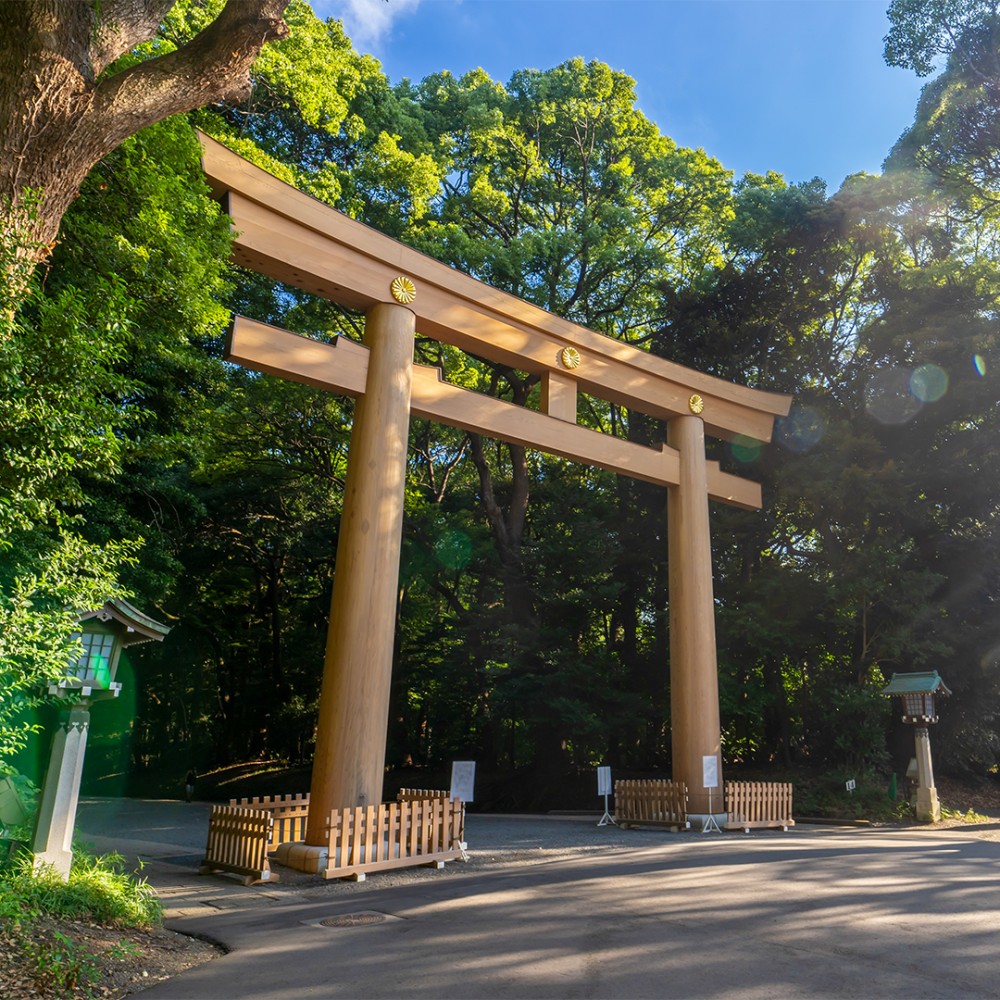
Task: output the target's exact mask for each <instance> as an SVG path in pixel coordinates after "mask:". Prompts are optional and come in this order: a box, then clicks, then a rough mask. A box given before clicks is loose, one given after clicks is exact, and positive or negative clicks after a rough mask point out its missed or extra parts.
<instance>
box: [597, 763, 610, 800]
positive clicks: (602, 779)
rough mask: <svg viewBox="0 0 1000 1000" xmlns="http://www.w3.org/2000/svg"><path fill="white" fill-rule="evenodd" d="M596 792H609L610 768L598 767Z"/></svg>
mask: <svg viewBox="0 0 1000 1000" xmlns="http://www.w3.org/2000/svg"><path fill="white" fill-rule="evenodd" d="M597 794H598V795H610V794H611V768H610V767H599V768H598V769H597Z"/></svg>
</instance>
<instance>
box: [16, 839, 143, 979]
mask: <svg viewBox="0 0 1000 1000" xmlns="http://www.w3.org/2000/svg"><path fill="white" fill-rule="evenodd" d="M162 917H163V907H162V906H161V904H160V901H159V900H158V899H157V898H156V895H155V893H154V892H153V890H152V888H151V887H150V886H149V884H148V883H147V882H146V880H145V879H136V878H135V877H134V876H132V875H130V874H129V873H128V872H127V871H126V869H125V863H124V860H123V859H122V858H121V857H120V856H119V855H117V854H109V855H102V856H99V857H94V856H92V855H90V854H87V853H86V852H85V851H79V850H77V851H74V855H73V865H72V868H71V870H70V876H69V880H68V881H66V882H64V881H63V880H62V879H61V878H60V877H59V875H58V874H57V873H56V872H55V870H54V869H53V868H51V867H44V868H40V869H38V870H35V869H34V868H33V867H32V858H31V857H30V855H24V854H22V855H21V856H19V857H18V858H17V859H16V860H15V861H13V862H10V863H8V864H7V865H6V866H4V867H3V868H0V938H2V939H3V943H4V944H5V946H6V948H7V950H8V954H7V955H6V956H5V958H6V960H7V964H8V965H9V966H12V967H20V968H23V969H26V970H28V971H30V973H31V975H32V978H33V979H34V980H35V981H36V982H38V983H40V984H41V985H43V986H44V988H45V990H46V995H47V996H52V997H60V996H67V995H69V994H71V993H72V994H73V995H75V996H79V995H83V996H89V995H91V991H90V986H91V985H92V984H93V983H94V982H95V980H96V978H97V974H98V971H99V967H98V963H97V961H96V960H95V958H94V956H93V955H91V954H89V953H88V952H87V951H86V950H85V949H83V948H81V947H80V946H79V945H77V944H75V943H74V942H73V941H72V940H70V939H69V938H68V937H67V936H66V935H65V934H63V933H61V932H60V931H59V930H58V929H57V928H55V927H54V926H53V924H54V923H55V922H57V921H61V920H78V921H83V922H87V923H91V924H99V925H102V926H105V927H151V926H155V925H158V924H159V923H160V921H161V920H162Z"/></svg>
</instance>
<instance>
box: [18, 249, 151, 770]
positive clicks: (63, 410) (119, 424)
mask: <svg viewBox="0 0 1000 1000" xmlns="http://www.w3.org/2000/svg"><path fill="white" fill-rule="evenodd" d="M4 252H5V253H8V254H10V255H13V256H14V257H17V256H18V252H19V251H18V248H17V247H7V248H6V249H5V250H4ZM27 287H28V292H27V294H26V295H25V296H23V298H22V301H21V305H20V310H19V311H17V312H8V313H7V314H6V317H5V319H4V320H3V327H2V329H0V398H2V399H3V401H4V405H3V407H2V408H0V439H2V440H3V442H4V449H3V458H2V460H0V690H3V692H4V697H3V698H2V699H0V762H2V761H3V760H7V759H9V758H10V756H11V755H12V754H13V753H14V752H16V751H17V750H18V749H20V748H21V747H23V746H24V744H25V741H26V739H27V737H28V736H29V735H30V734H31V733H32V732H33V731H34V727H33V725H32V723H31V722H30V720H29V718H28V717H27V716H26V715H25V714H24V713H25V712H26V710H27V709H29V708H30V707H32V706H33V705H35V704H37V703H38V701H39V700H40V698H41V697H43V691H44V685H45V684H46V683H47V682H48V681H50V680H52V679H54V678H57V677H59V676H61V675H62V674H63V673H64V672H65V668H66V664H67V663H68V662H70V661H71V659H72V658H73V654H74V651H75V650H77V649H78V648H79V646H78V641H77V640H76V639H75V638H74V635H73V633H74V632H75V629H76V614H77V612H78V610H79V609H81V608H91V607H99V606H100V605H102V604H103V603H104V602H105V601H106V600H108V599H109V598H110V597H113V596H115V595H116V594H118V593H120V588H119V586H118V583H117V580H116V575H117V572H118V570H119V569H120V567H121V566H122V565H124V564H125V563H127V562H128V560H129V559H130V558H131V554H132V552H133V551H134V544H132V543H130V542H129V541H128V540H120V539H119V540H115V541H113V542H110V543H109V544H107V545H94V544H92V543H91V542H89V541H88V540H87V539H86V538H85V537H84V535H83V533H82V531H81V527H82V523H83V521H82V512H83V510H84V509H85V508H86V507H87V506H88V504H89V503H90V498H89V496H88V491H87V490H86V486H85V484H86V483H87V481H88V480H90V481H94V480H108V479H110V478H111V477H112V476H113V475H114V473H115V472H116V471H117V469H118V465H119V461H120V455H121V452H120V441H119V435H120V433H121V432H122V431H123V430H124V429H125V428H126V427H127V426H128V424H129V422H130V416H129V414H128V413H127V412H125V411H123V409H122V408H121V407H120V405H119V402H120V400H121V398H122V397H123V396H124V395H125V393H126V392H127V388H128V386H127V383H126V382H125V381H124V380H122V379H121V378H119V377H118V376H117V375H116V374H115V373H114V371H113V366H114V364H115V363H116V362H117V361H118V359H119V358H120V357H121V353H122V350H123V343H124V339H125V337H126V335H127V331H128V321H127V317H126V315H125V312H126V310H125V309H124V306H123V296H122V294H121V287H120V286H119V285H116V284H109V283H107V282H105V281H103V280H102V281H101V282H100V283H98V284H97V285H96V286H95V287H94V289H93V290H92V294H86V293H83V292H81V291H79V290H77V289H71V288H66V289H63V290H62V291H61V292H59V293H54V294H45V295H43V293H42V291H41V289H40V288H39V287H38V286H37V285H34V284H30V283H29V284H28V286H27ZM81 372H86V377H84V378H81ZM0 766H3V765H2V764H0Z"/></svg>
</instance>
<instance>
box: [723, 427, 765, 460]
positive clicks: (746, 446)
mask: <svg viewBox="0 0 1000 1000" xmlns="http://www.w3.org/2000/svg"><path fill="white" fill-rule="evenodd" d="M729 449H730V451H731V452H732V455H733V458H735V459H736V461H738V462H756V461H757V459H758V458H760V449H761V443H760V442H759V441H757V440H756V439H755V438H752V437H747V436H746V435H745V434H737V435H736V437H734V438H733V441H732V443H731V444H730V446H729Z"/></svg>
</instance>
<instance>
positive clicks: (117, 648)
mask: <svg viewBox="0 0 1000 1000" xmlns="http://www.w3.org/2000/svg"><path fill="white" fill-rule="evenodd" d="M169 631H170V629H169V628H168V627H167V626H166V625H161V624H160V623H159V622H155V621H153V619H152V618H147V617H146V616H145V615H144V614H142V612H140V611H139V610H138V609H137V608H134V607H132V605H131V604H129V603H128V602H127V601H122V600H115V601H108V602H107V604H105V605H104V607H103V608H99V609H98V610H96V611H88V612H86V613H85V614H82V615H81V616H80V634H79V639H80V641H81V643H82V645H83V654H82V655H81V656H80V658H79V659H78V660H77V661H76V662H75V663H73V664H71V665H70V667H69V669H68V670H67V671H66V674H65V676H63V677H61V678H60V679H59V680H58V681H56V682H54V683H52V684H50V685H49V694H53V695H56V696H58V697H60V698H64V699H68V698H69V697H70V696H74V695H75V696H77V697H76V698H75V699H74V700H73V701H72V702H71V703H68V704H67V705H66V707H65V708H64V709H63V710H62V711H61V712H60V714H59V725H58V727H57V729H56V733H55V736H54V737H53V740H52V754H51V756H50V758H49V767H48V770H47V771H46V773H45V784H44V785H43V787H42V796H41V801H40V802H39V806H38V823H37V826H36V828H35V838H34V841H33V843H32V851H33V852H34V855H35V865H36V867H37V866H40V865H52V866H53V867H54V868H55V869H56V871H58V872H59V874H60V875H61V876H62V877H63V878H64V879H66V878H68V877H69V869H70V865H71V863H72V861H73V827H74V825H75V823H76V806H77V801H78V800H79V797H80V777H81V775H82V774H83V757H84V753H85V752H86V749H87V732H88V730H89V728H90V705H91V702H94V701H99V700H102V699H107V698H117V697H118V694H119V692H120V691H121V684H120V683H119V682H118V681H116V680H115V674H116V673H117V671H118V660H119V657H120V656H121V651H122V650H123V649H124V648H125V647H126V646H133V645H136V644H137V643H140V642H154V641H155V642H162V641H163V638H164V637H165V636H166V634H167V633H168V632H169Z"/></svg>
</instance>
